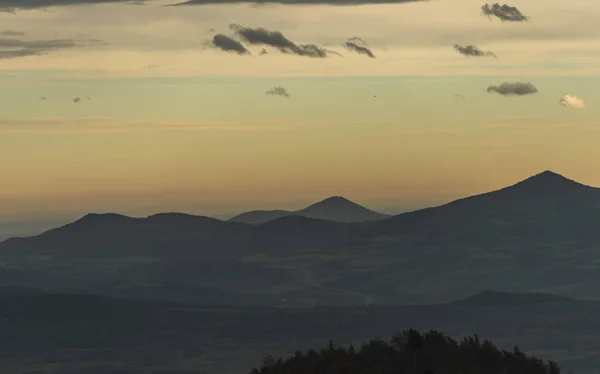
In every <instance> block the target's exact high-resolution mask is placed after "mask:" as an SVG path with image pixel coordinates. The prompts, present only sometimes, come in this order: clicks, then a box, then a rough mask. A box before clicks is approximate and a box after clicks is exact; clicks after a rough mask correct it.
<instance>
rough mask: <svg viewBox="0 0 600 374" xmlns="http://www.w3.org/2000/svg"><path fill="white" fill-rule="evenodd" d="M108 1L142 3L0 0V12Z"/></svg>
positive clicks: (100, 0)
mask: <svg viewBox="0 0 600 374" xmlns="http://www.w3.org/2000/svg"><path fill="white" fill-rule="evenodd" d="M110 3H125V4H128V3H130V4H133V3H143V1H142V2H140V1H139V0H136V1H131V0H0V12H10V13H14V12H15V11H17V10H27V9H44V8H49V7H53V6H68V5H85V4H110Z"/></svg>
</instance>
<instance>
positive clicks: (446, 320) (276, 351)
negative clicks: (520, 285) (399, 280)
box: [0, 289, 600, 374]
mask: <svg viewBox="0 0 600 374" xmlns="http://www.w3.org/2000/svg"><path fill="white" fill-rule="evenodd" d="M504 296H506V295H504ZM520 297H527V295H521V296H520ZM410 328H415V329H418V330H421V331H428V330H431V329H434V330H439V331H441V332H442V333H444V334H445V335H448V336H450V337H453V338H456V339H461V338H462V337H463V336H467V335H473V334H478V335H479V337H480V338H481V341H482V342H483V340H484V339H489V340H491V341H493V342H494V343H495V344H497V345H498V346H499V348H501V349H506V350H509V351H511V350H512V349H513V347H514V346H515V345H517V346H519V347H520V348H521V349H523V351H525V352H527V353H528V354H533V355H535V356H538V357H540V358H542V359H544V360H548V359H552V360H555V361H557V362H558V363H559V364H560V365H561V366H562V367H563V368H564V369H565V370H566V371H565V372H568V371H569V370H575V372H576V373H577V374H592V373H597V368H598V367H600V352H599V351H598V349H597V347H598V346H600V303H599V302H590V301H579V300H572V301H562V302H544V303H529V304H527V305H514V306H499V307H491V306H462V305H457V304H451V305H422V306H372V307H358V306H354V307H328V308H312V309H306V308H301V309H295V308H284V309H281V308H229V307H206V306H199V305H190V304H188V305H185V304H173V303H164V302H151V301H134V300H121V299H112V298H107V297H103V296H95V295H68V294H62V295H55V294H45V293H40V292H33V291H32V290H24V291H23V292H19V291H18V290H16V289H13V290H12V291H10V292H7V293H4V294H2V293H0V331H2V337H3V339H0V367H1V368H2V373H3V374H4V373H6V374H17V373H18V374H25V373H36V374H50V373H52V374H109V373H110V374H114V373H121V374H122V373H127V374H134V373H136V374H137V373H153V374H157V373H162V374H167V373H169V374H174V373H178V374H182V373H185V374H200V373H207V374H213V373H214V374H234V373H236V374H239V373H244V372H248V371H249V369H251V368H252V367H253V366H255V365H258V364H260V362H261V359H262V358H263V357H265V356H267V355H273V356H275V357H278V356H285V357H287V356H290V355H293V354H294V352H295V351H296V350H302V351H306V350H308V349H310V348H314V349H317V350H318V349H320V348H326V347H327V346H328V343H329V341H330V340H333V341H334V342H335V343H336V344H339V345H343V346H347V345H349V344H354V345H355V348H356V349H357V350H358V349H359V348H360V344H361V343H362V342H364V341H366V340H368V339H371V338H374V337H377V336H379V337H389V336H390V335H391V334H393V333H394V332H397V331H402V330H406V329H410Z"/></svg>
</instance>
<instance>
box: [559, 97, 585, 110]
mask: <svg viewBox="0 0 600 374" xmlns="http://www.w3.org/2000/svg"><path fill="white" fill-rule="evenodd" d="M558 105H560V106H562V107H565V108H576V109H583V108H585V103H584V102H583V100H582V99H581V98H579V97H577V96H571V95H565V96H563V97H561V98H560V101H559V102H558Z"/></svg>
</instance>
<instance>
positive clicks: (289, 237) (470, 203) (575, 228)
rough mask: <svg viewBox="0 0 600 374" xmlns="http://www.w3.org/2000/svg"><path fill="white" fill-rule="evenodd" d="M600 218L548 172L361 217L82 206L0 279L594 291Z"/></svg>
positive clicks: (121, 288)
mask: <svg viewBox="0 0 600 374" xmlns="http://www.w3.org/2000/svg"><path fill="white" fill-rule="evenodd" d="M325 202H326V203H324V202H321V203H320V205H319V203H318V204H317V206H320V207H321V208H323V207H325V208H328V207H331V206H334V207H335V206H338V207H339V206H353V205H352V204H351V203H349V202H347V201H346V200H342V199H340V198H335V199H333V200H330V201H328V200H325ZM340 202H342V203H341V204H338V203H340ZM325 208H323V209H321V210H320V211H327V212H328V214H330V216H336V217H338V220H339V217H342V216H344V214H345V213H344V212H335V211H334V212H331V211H329V210H328V209H325ZM353 209H354V208H353ZM311 211H312V212H315V211H319V209H311ZM353 211H355V210H353ZM311 214H312V213H311ZM599 224H600V189H598V188H594V187H590V186H586V185H583V184H580V183H578V182H575V181H572V180H569V179H567V178H565V177H563V176H561V175H559V174H556V173H553V172H550V171H546V172H543V173H540V174H537V175H535V176H533V177H530V178H527V179H525V180H523V181H521V182H519V183H516V184H514V185H511V186H509V187H506V188H502V189H499V190H496V191H492V192H489V193H485V194H481V195H477V196H472V197H468V198H465V199H460V200H456V201H453V202H451V203H448V204H445V205H442V206H439V207H434V208H427V209H422V210H418V211H414V212H409V213H404V214H400V215H396V216H392V217H389V218H383V219H377V220H369V221H363V222H350V223H347V222H346V223H344V222H334V221H332V220H324V219H318V218H314V217H312V218H311V217H307V216H302V215H296V214H294V215H287V216H285V217H280V218H276V219H273V220H270V221H267V222H264V223H260V224H248V223H243V222H234V221H221V220H217V219H213V218H208V217H202V216H193V215H187V214H180V213H162V214H156V215H152V216H149V217H146V218H132V217H127V216H123V215H117V214H88V215H86V216H85V217H83V218H81V219H79V220H77V221H75V222H73V223H70V224H68V225H65V226H62V227H58V228H56V229H52V230H49V231H47V232H45V233H43V234H41V235H37V236H33V237H27V238H12V239H8V240H6V241H4V242H3V243H0V253H2V260H1V261H2V266H1V267H0V285H7V286H23V287H37V288H42V289H45V290H48V291H57V292H58V291H60V292H87V293H89V292H94V293H101V294H105V295H110V296H120V297H137V298H143V299H159V300H166V301H178V302H194V303H196V302H201V303H205V304H215V303H216V304H227V305H238V306H318V305H353V304H366V305H371V304H373V303H375V304H411V303H437V302H448V301H451V300H453V299H458V298H462V297H466V296H468V295H470V294H474V293H477V292H480V291H483V290H486V289H496V290H501V291H507V292H542V293H553V294H557V295H561V296H565V297H581V298H597V297H598V295H600V273H599V272H598V271H597V269H598V267H599V266H600V258H599V257H598V249H599V247H598V243H600V230H598V226H599Z"/></svg>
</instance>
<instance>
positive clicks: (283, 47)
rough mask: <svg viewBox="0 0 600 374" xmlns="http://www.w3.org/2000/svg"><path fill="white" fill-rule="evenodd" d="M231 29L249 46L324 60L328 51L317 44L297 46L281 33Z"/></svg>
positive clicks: (253, 29)
mask: <svg viewBox="0 0 600 374" xmlns="http://www.w3.org/2000/svg"><path fill="white" fill-rule="evenodd" d="M230 28H231V29H232V30H233V31H234V32H235V34H236V35H237V36H239V37H240V38H241V39H243V40H244V41H246V42H247V43H249V44H259V45H260V44H262V45H268V46H270V47H274V48H277V49H278V50H279V51H280V52H283V53H293V54H295V55H298V56H307V57H316V58H324V57H327V55H328V52H329V51H328V50H326V49H325V48H322V47H319V46H317V45H315V44H296V43H294V42H292V41H291V40H289V39H288V38H286V37H285V36H284V35H283V34H282V33H281V32H280V31H271V30H267V29H265V28H262V27H259V28H251V27H244V26H240V25H237V24H231V25H230Z"/></svg>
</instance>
